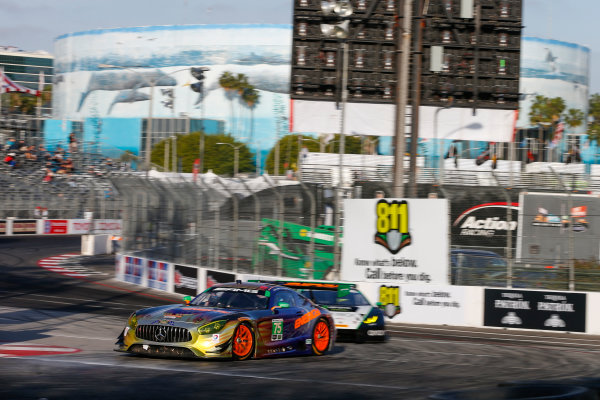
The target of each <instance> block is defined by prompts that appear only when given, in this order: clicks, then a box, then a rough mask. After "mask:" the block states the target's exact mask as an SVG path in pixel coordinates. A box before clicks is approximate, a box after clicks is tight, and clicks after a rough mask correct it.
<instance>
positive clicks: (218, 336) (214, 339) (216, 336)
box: [212, 333, 221, 342]
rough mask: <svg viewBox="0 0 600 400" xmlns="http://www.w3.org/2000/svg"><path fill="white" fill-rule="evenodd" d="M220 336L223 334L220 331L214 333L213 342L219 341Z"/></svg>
mask: <svg viewBox="0 0 600 400" xmlns="http://www.w3.org/2000/svg"><path fill="white" fill-rule="evenodd" d="M220 338H221V335H219V334H218V333H215V334H213V335H212V341H213V342H218V341H219V339H220Z"/></svg>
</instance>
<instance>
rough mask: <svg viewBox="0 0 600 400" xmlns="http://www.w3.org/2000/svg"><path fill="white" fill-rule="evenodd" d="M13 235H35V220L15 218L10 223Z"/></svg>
mask: <svg viewBox="0 0 600 400" xmlns="http://www.w3.org/2000/svg"><path fill="white" fill-rule="evenodd" d="M12 233H13V235H35V234H36V233H37V220H35V219H15V220H14V221H13V224H12Z"/></svg>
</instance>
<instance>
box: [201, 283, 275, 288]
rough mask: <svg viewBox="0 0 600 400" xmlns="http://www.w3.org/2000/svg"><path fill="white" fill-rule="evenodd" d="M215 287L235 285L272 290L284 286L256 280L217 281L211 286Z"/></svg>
mask: <svg viewBox="0 0 600 400" xmlns="http://www.w3.org/2000/svg"><path fill="white" fill-rule="evenodd" d="M214 287H234V288H240V289H258V290H271V289H275V288H282V287H281V286H278V285H275V284H272V283H255V282H241V283H238V282H227V283H217V284H216V285H213V286H211V288H214Z"/></svg>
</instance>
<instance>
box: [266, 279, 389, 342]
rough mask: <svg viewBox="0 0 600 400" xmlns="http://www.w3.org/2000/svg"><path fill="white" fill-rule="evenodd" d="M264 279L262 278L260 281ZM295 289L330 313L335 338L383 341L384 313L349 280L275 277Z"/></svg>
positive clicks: (281, 283) (280, 282)
mask: <svg viewBox="0 0 600 400" xmlns="http://www.w3.org/2000/svg"><path fill="white" fill-rule="evenodd" d="M263 282H264V281H263ZM271 283H276V284H278V285H281V286H286V287H289V288H292V289H295V290H297V291H298V292H300V293H301V294H303V295H304V296H306V297H308V298H309V299H311V300H312V301H313V302H314V303H315V304H318V305H319V306H321V307H323V308H325V309H327V310H328V311H329V312H330V313H331V315H332V316H333V320H334V323H335V327H336V329H337V338H338V340H354V341H356V342H359V343H361V342H365V341H374V342H375V341H376V342H383V341H385V338H386V331H385V318H384V313H383V311H382V310H380V309H379V308H378V307H377V306H373V305H372V304H371V303H370V302H369V300H367V298H366V297H365V296H364V295H363V294H362V293H361V292H360V291H359V290H358V289H357V288H356V285H354V284H351V283H336V282H304V281H276V282H271Z"/></svg>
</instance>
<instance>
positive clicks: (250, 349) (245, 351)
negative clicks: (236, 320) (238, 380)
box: [231, 322, 256, 361]
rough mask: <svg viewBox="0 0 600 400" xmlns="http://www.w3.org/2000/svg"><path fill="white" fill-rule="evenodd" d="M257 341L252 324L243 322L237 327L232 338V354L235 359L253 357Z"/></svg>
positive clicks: (240, 359) (241, 359)
mask: <svg viewBox="0 0 600 400" xmlns="http://www.w3.org/2000/svg"><path fill="white" fill-rule="evenodd" d="M255 345H256V341H255V339H254V332H252V328H251V327H250V325H248V324H246V323H244V322H242V323H241V324H239V325H238V326H237V328H235V331H234V332H233V336H232V338H231V355H232V358H233V359H234V360H239V361H243V360H247V359H249V358H250V357H252V354H253V353H254V347H255Z"/></svg>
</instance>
